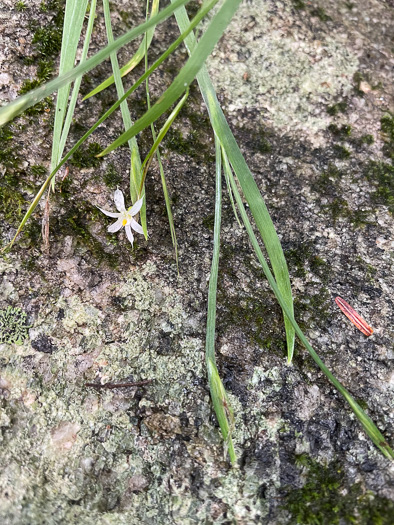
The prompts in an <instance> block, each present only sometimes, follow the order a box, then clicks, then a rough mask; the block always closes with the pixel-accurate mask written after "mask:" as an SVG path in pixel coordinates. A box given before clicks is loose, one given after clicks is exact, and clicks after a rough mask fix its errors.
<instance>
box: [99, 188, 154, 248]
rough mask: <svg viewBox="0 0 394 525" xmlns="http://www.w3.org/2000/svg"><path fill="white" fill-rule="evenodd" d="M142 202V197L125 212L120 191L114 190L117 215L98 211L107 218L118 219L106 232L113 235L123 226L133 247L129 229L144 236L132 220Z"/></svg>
mask: <svg viewBox="0 0 394 525" xmlns="http://www.w3.org/2000/svg"><path fill="white" fill-rule="evenodd" d="M143 200H144V197H142V198H141V199H139V200H138V201H137V202H136V203H135V204H134V205H133V206H131V207H130V208H129V209H128V210H126V208H125V205H124V197H123V193H122V192H121V191H120V190H116V191H115V193H114V202H115V206H116V208H117V210H118V211H119V213H113V212H112V211H106V210H103V209H101V208H99V210H100V211H102V212H103V213H105V215H108V217H113V218H116V219H118V220H117V221H116V222H114V223H113V224H111V226H109V227H108V231H109V232H110V233H115V232H117V231H119V230H120V229H121V228H122V226H124V229H125V232H126V235H127V238H128V239H129V241H130V242H131V245H133V241H134V235H133V233H132V231H131V228H133V230H134V231H136V232H138V233H141V234H142V235H143V234H144V231H143V229H142V227H141V226H140V225H139V224H138V222H137V221H135V220H134V219H133V216H134V215H137V213H138V212H139V211H140V209H141V206H142V203H143Z"/></svg>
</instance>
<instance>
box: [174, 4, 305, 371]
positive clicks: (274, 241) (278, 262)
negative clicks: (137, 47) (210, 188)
mask: <svg viewBox="0 0 394 525" xmlns="http://www.w3.org/2000/svg"><path fill="white" fill-rule="evenodd" d="M171 1H173V0H171ZM175 17H176V19H177V22H178V26H179V29H180V31H181V32H183V31H184V29H185V28H186V27H188V25H189V18H188V16H187V13H186V9H185V8H180V9H178V10H177V11H175ZM185 44H186V47H187V49H188V51H189V54H190V55H191V56H192V55H193V54H194V52H195V50H196V49H197V46H198V44H197V43H196V39H195V37H194V34H193V33H191V34H190V35H189V36H188V37H187V38H186V39H185ZM197 81H198V84H199V86H200V91H201V94H202V96H203V98H204V101H205V104H206V105H207V108H208V112H209V116H210V119H211V124H212V127H213V129H214V131H215V133H216V135H217V136H218V138H219V140H220V143H221V144H222V146H223V147H224V149H225V151H226V153H227V155H228V157H229V160H230V163H231V165H232V167H233V169H234V171H235V173H236V175H237V178H238V180H239V183H240V184H241V188H242V191H243V193H244V195H245V198H246V200H247V201H248V204H249V207H250V211H251V212H252V215H253V217H254V220H255V221H256V225H257V227H258V229H259V232H260V235H261V237H262V239H263V242H264V245H265V247H266V250H267V253H268V256H269V259H270V261H271V264H272V268H273V270H274V275H275V278H276V280H277V283H278V286H279V288H280V291H281V293H282V295H283V297H284V298H285V300H286V302H287V305H288V308H289V310H290V311H291V312H293V297H292V293H291V285H290V278H289V272H288V269H287V264H286V260H285V257H284V255H283V250H282V247H281V244H280V241H279V238H278V235H277V233H276V230H275V227H274V225H273V223H272V220H271V217H270V215H269V213H268V210H267V207H266V205H265V202H264V199H263V198H262V196H261V194H260V191H259V189H258V187H257V184H256V182H255V180H254V178H253V175H252V173H251V172H250V170H249V167H248V165H247V164H246V161H245V159H244V157H243V155H242V153H241V150H240V149H239V146H238V144H237V142H236V140H235V138H234V136H233V134H232V132H231V130H230V127H229V125H228V124H227V121H226V118H225V116H224V114H223V111H222V109H221V107H220V104H219V102H218V100H217V97H216V93H215V89H214V87H213V85H212V82H211V80H210V78H209V75H208V72H207V69H206V67H205V66H203V67H202V68H201V70H200V71H199V73H198V74H197ZM284 321H285V329H286V339H287V355H288V362H289V363H290V362H291V360H292V357H293V353H294V341H295V334H294V329H293V327H292V325H291V323H290V322H289V320H288V319H287V318H286V315H285V314H284Z"/></svg>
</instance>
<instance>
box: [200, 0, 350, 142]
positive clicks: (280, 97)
mask: <svg viewBox="0 0 394 525" xmlns="http://www.w3.org/2000/svg"><path fill="white" fill-rule="evenodd" d="M331 34H332V33H331ZM357 67H358V60H357V57H356V55H354V54H353V53H352V52H351V51H350V49H348V48H347V47H346V40H344V38H343V35H341V34H340V33H339V34H338V36H337V38H336V36H335V35H333V36H328V35H325V36H324V35H322V34H321V32H320V33H319V36H318V37H316V36H315V35H314V34H313V32H312V30H311V29H310V28H309V27H307V25H305V26H302V25H301V23H300V21H299V20H297V19H296V18H294V16H293V15H291V14H290V6H289V5H283V6H281V10H280V12H278V10H277V8H276V7H275V5H274V4H273V3H271V2H261V1H260V0H253V1H252V2H244V3H242V4H241V5H240V7H239V8H238V11H237V15H236V17H234V20H233V21H232V22H231V24H230V26H229V27H228V29H227V30H226V33H225V36H224V37H223V40H222V41H221V43H220V45H219V46H218V49H217V50H215V51H214V52H213V54H212V56H211V57H210V58H209V59H208V69H209V72H210V75H211V77H212V79H213V81H214V84H215V87H216V89H217V90H218V91H219V93H223V94H224V95H225V96H226V98H227V100H228V104H229V107H228V109H229V110H230V111H236V110H240V109H243V108H251V109H254V110H255V111H256V112H262V113H263V114H264V117H265V118H266V119H267V120H268V121H270V122H271V123H272V124H273V125H274V126H275V127H276V128H277V129H279V130H280V131H282V132H287V131H290V130H296V129H303V130H304V131H306V132H308V133H309V134H310V135H311V136H313V135H314V134H316V131H317V130H320V129H324V128H326V127H327V123H328V117H327V115H326V114H323V115H322V114H321V112H320V108H319V105H320V104H321V103H324V102H325V103H326V102H327V101H330V100H333V99H334V97H335V95H337V94H341V95H342V96H343V95H346V94H348V93H349V92H350V91H351V90H352V88H353V84H352V78H353V75H354V73H355V72H356V70H357ZM234 94H236V97H235V96H234Z"/></svg>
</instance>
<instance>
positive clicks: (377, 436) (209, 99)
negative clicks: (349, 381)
mask: <svg viewBox="0 0 394 525" xmlns="http://www.w3.org/2000/svg"><path fill="white" fill-rule="evenodd" d="M171 1H173V0H171ZM175 17H176V19H177V22H178V25H179V28H180V30H181V31H183V28H184V27H185V26H187V25H188V20H189V19H188V16H187V13H186V10H185V9H184V8H180V9H179V10H177V11H176V12H175ZM185 44H186V46H187V48H188V51H189V53H190V52H192V51H193V50H194V49H195V47H196V42H195V37H194V34H193V33H191V34H190V36H189V37H188V38H186V39H185ZM197 81H198V83H199V86H200V90H201V93H202V95H203V98H204V100H205V103H206V104H207V108H208V112H209V114H210V118H211V123H212V127H213V128H214V131H215V133H217V135H218V138H219V140H220V139H221V135H222V134H220V131H221V129H222V127H224V128H225V129H226V130H227V133H226V137H224V138H226V140H224V139H223V140H220V141H221V143H222V146H224V152H225V153H226V154H228V158H229V160H230V162H231V163H232V164H233V168H234V171H235V173H236V175H237V177H238V180H239V182H240V184H241V187H242V189H243V191H244V187H243V185H242V181H243V180H244V178H245V177H248V173H249V174H250V176H251V177H252V175H251V173H250V171H249V169H248V167H247V165H246V162H245V160H244V159H243V157H242V154H241V153H240V150H239V147H238V145H237V143H236V141H235V139H234V137H233V136H232V133H231V130H230V128H229V126H228V124H227V122H226V119H225V117H224V115H223V112H222V110H221V108H220V104H219V102H218V100H217V97H216V94H215V90H214V88H213V86H212V83H211V81H210V78H209V75H208V72H207V70H206V68H205V66H204V67H203V68H202V69H201V71H200V72H199V74H198V75H197ZM231 137H232V140H230V138H231ZM232 148H233V149H232ZM234 156H235V160H237V157H242V159H241V158H238V162H233V161H232V159H234ZM244 165H246V169H245V170H242V169H241V170H240V169H239V167H240V166H241V168H242V167H243V166H244ZM236 168H238V171H237V169H236ZM240 175H241V177H240ZM252 178H253V177H252ZM252 186H253V184H252ZM233 193H234V195H235V196H238V195H239V192H238V188H237V187H236V185H234V186H233ZM244 194H245V191H244ZM257 194H258V195H257ZM245 196H246V194H245ZM256 199H257V203H256ZM259 199H262V198H261V195H260V193H259V192H258V188H257V186H256V191H255V192H254V194H253V191H252V195H251V199H248V198H247V200H248V204H249V206H250V209H251V211H252V213H253V216H254V218H255V220H256V215H255V213H257V211H258V210H256V209H255V208H256V205H258V202H259ZM239 200H240V203H241V204H242V200H241V199H239ZM242 207H243V205H242ZM252 207H253V208H254V211H253V209H252ZM265 209H266V208H265V205H264V206H263V208H262V210H261V211H262V213H264V210H265ZM240 212H241V210H240ZM242 219H243V221H244V224H245V226H247V225H248V228H247V231H248V234H249V236H250V238H251V241H252V239H254V240H253V241H252V245H253V247H254V249H255V251H256V254H257V255H258V258H259V261H260V263H261V265H262V267H263V271H264V273H265V275H266V277H267V280H268V282H269V284H270V286H271V288H272V290H273V292H274V293H275V296H276V297H277V299H278V302H279V304H280V306H281V307H282V310H283V311H284V314H285V316H287V318H288V321H287V322H288V323H289V322H290V323H291V325H292V327H293V329H294V331H295V333H296V334H297V335H298V337H299V338H300V340H301V342H302V343H303V344H304V346H305V348H306V349H307V350H308V352H309V353H310V355H311V356H312V358H313V359H314V361H315V362H316V363H317V365H318V366H319V367H320V369H321V370H322V371H323V372H324V374H325V375H326V376H327V377H328V379H329V380H330V381H331V382H332V384H333V385H334V386H335V387H336V388H337V389H338V391H339V392H340V393H341V394H342V395H343V397H344V398H345V399H346V401H347V402H348V403H349V405H350V407H351V408H352V410H353V412H354V413H355V414H356V416H357V418H358V419H359V421H360V422H361V424H362V426H363V427H364V429H365V431H366V433H367V434H368V435H369V436H370V438H371V439H372V441H373V442H374V443H375V445H376V446H377V447H378V448H379V449H380V450H381V451H382V453H383V454H384V455H385V456H386V457H388V458H391V459H393V458H394V452H393V451H392V450H391V448H390V447H389V445H388V444H387V443H386V441H385V440H384V437H383V435H382V434H381V433H380V431H379V430H378V429H377V427H376V426H375V424H374V423H373V421H372V420H371V419H370V418H369V417H368V416H367V415H366V414H365V412H364V411H363V410H362V409H361V407H360V406H359V405H358V404H357V403H356V402H355V400H354V399H353V398H352V396H351V395H350V394H349V392H348V391H347V390H346V389H345V388H344V387H343V386H342V385H341V383H340V382H339V381H338V380H337V379H336V378H335V377H334V376H333V374H332V373H331V372H330V371H329V370H328V369H327V367H326V366H325V365H324V363H323V362H322V361H321V359H320V358H319V356H318V355H317V354H316V352H315V350H314V349H313V348H312V346H311V345H310V344H309V342H308V340H307V338H306V337H305V335H304V334H303V332H302V330H301V329H300V327H299V326H298V324H297V323H296V321H295V319H294V314H293V307H292V303H291V305H290V304H289V300H288V297H287V296H286V295H285V294H283V292H282V290H281V289H280V288H279V287H278V286H277V284H276V281H275V278H274V276H273V275H272V273H271V271H270V269H269V266H268V264H267V262H266V261H265V258H264V256H263V254H262V252H261V249H260V246H259V244H258V242H257V239H256V236H255V235H254V232H253V229H252V227H251V226H250V223H249V219H248V217H247V215H246V212H245V214H244V216H242ZM256 223H257V220H256ZM259 230H260V227H259ZM260 232H261V230H260ZM263 240H264V237H263ZM267 252H268V249H267ZM269 256H270V255H269ZM271 263H272V261H271ZM272 264H273V263H272ZM285 319H286V317H285ZM286 332H287V333H288V329H287V328H286ZM288 342H289V337H288ZM288 349H289V343H288Z"/></svg>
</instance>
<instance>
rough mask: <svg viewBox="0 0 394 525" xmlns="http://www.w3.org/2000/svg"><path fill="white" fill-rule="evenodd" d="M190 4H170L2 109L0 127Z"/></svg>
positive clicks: (178, 1)
mask: <svg viewBox="0 0 394 525" xmlns="http://www.w3.org/2000/svg"><path fill="white" fill-rule="evenodd" d="M188 2H189V0H175V2H174V3H173V4H170V5H168V6H167V7H165V8H164V9H162V10H161V11H160V12H159V13H158V14H157V15H156V16H154V17H152V18H150V19H149V20H148V21H147V22H144V23H143V24H140V25H139V26H138V27H135V28H134V29H131V30H130V31H128V32H127V33H125V34H124V35H123V36H121V37H119V38H118V39H117V40H115V42H114V43H113V44H111V45H109V46H106V47H105V48H104V49H102V50H101V51H99V52H98V53H96V54H95V55H94V56H92V57H91V58H89V59H88V60H86V61H85V62H83V63H81V64H79V65H78V66H77V67H75V68H73V69H72V70H71V71H68V72H67V73H64V74H63V75H61V76H58V77H57V78H55V79H54V80H51V81H50V82H47V83H46V84H43V85H41V86H39V87H38V88H37V89H34V90H32V91H30V92H29V93H26V94H25V95H22V96H21V97H18V98H17V99H15V100H14V101H12V102H10V103H9V104H7V105H6V106H3V107H2V108H0V126H3V125H4V124H6V123H7V122H9V121H10V120H12V119H13V118H15V117H16V116H17V115H19V114H20V113H22V112H23V111H25V110H26V109H28V108H30V107H31V106H34V104H37V102H39V101H40V100H42V99H43V98H45V97H47V96H49V95H51V94H52V93H54V92H55V91H57V90H59V89H60V88H61V87H62V86H65V85H67V84H68V83H70V82H73V81H74V80H75V79H76V78H78V77H79V76H81V75H83V74H84V73H86V72H87V71H90V70H91V69H93V68H94V67H96V66H98V65H99V64H100V63H101V62H103V61H104V60H105V59H106V58H108V57H109V55H110V54H111V53H112V52H113V51H117V50H118V49H120V48H121V47H122V46H124V45H125V44H127V43H128V42H131V41H132V40H134V39H135V38H137V37H139V36H140V35H142V34H143V33H146V31H147V30H148V29H150V28H151V27H154V26H156V25H158V24H159V23H160V22H162V21H163V20H166V19H167V18H168V17H169V16H171V15H172V13H173V12H174V11H175V10H176V9H177V8H178V7H180V6H182V5H184V4H187V3H188Z"/></svg>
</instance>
